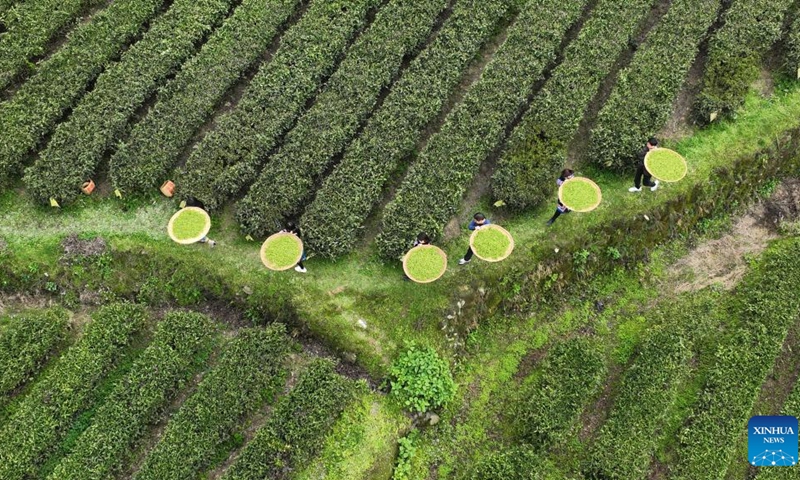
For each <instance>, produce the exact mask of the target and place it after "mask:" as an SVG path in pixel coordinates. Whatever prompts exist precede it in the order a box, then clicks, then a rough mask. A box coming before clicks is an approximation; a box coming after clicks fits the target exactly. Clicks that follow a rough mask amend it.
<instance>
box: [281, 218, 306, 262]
mask: <svg viewBox="0 0 800 480" xmlns="http://www.w3.org/2000/svg"><path fill="white" fill-rule="evenodd" d="M281 233H291V234H292V235H296V236H297V237H298V238H300V239H301V240H302V238H303V237H301V236H300V228H299V227H298V226H297V225H295V224H294V223H293V222H287V223H286V226H285V227H284V229H283V230H281ZM305 259H306V249H305V247H304V248H303V253H301V254H300V261H299V262H297V265H295V267H294V271H295V272H300V273H306V272H307V271H308V270H306V267H304V266H303V261H304V260H305Z"/></svg>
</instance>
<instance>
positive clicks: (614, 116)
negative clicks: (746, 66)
mask: <svg viewBox="0 0 800 480" xmlns="http://www.w3.org/2000/svg"><path fill="white" fill-rule="evenodd" d="M720 7H721V3H720V0H674V1H673V2H672V4H671V5H670V7H669V10H668V11H667V13H666V14H665V15H664V17H663V18H662V19H661V22H660V23H659V24H658V25H656V26H655V28H654V29H653V30H652V31H651V32H650V34H649V35H648V36H647V39H646V40H645V41H644V43H642V45H641V46H640V47H639V49H638V50H637V51H636V53H635V54H634V56H633V59H632V60H631V63H630V65H629V66H628V67H627V68H625V69H623V70H622V71H621V72H620V73H619V79H618V80H617V84H616V85H615V86H614V89H613V91H612V92H611V97H610V98H609V99H608V102H606V104H605V105H604V106H603V108H602V109H601V110H600V113H599V114H598V117H597V123H596V124H595V126H594V128H593V129H592V141H591V144H590V148H589V154H588V158H592V159H593V160H594V161H595V162H596V163H597V164H599V165H602V166H605V167H611V168H615V169H625V168H627V169H630V168H632V166H633V165H634V156H635V154H636V151H637V150H638V149H640V148H642V147H643V146H644V143H645V141H647V138H648V137H650V136H652V135H653V134H654V133H656V132H657V131H658V130H660V129H661V127H663V126H664V124H665V123H666V122H667V120H668V119H669V116H670V115H671V114H672V104H673V101H674V100H675V97H677V95H678V93H679V92H680V90H681V87H683V83H684V80H685V79H686V74H687V73H688V72H689V68H691V66H692V63H693V62H694V59H695V56H696V55H697V52H698V49H699V47H700V43H701V42H702V41H703V39H704V38H705V36H706V32H707V31H708V28H709V27H710V26H711V24H712V22H713V21H714V19H715V18H716V17H717V12H718V11H719V9H720Z"/></svg>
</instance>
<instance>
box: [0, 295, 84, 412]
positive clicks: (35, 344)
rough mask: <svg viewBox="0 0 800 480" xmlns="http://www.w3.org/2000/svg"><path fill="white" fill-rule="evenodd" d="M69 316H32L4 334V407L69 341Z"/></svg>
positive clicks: (0, 381)
mask: <svg viewBox="0 0 800 480" xmlns="http://www.w3.org/2000/svg"><path fill="white" fill-rule="evenodd" d="M67 318H68V317H67V312H66V311H64V310H61V309H52V310H45V311H42V312H31V313H26V314H24V315H20V316H19V318H15V319H14V320H13V321H12V322H11V324H10V325H9V326H8V328H6V329H5V330H3V332H2V333H0V405H2V404H3V403H4V402H3V400H4V399H3V397H4V396H5V395H7V394H9V393H11V392H12V391H13V390H14V389H15V388H17V387H18V386H20V385H23V384H25V383H26V382H28V381H30V380H31V379H32V378H33V377H34V376H35V374H36V373H37V372H38V371H39V369H40V368H41V367H42V366H43V364H44V362H45V360H46V359H47V357H48V356H49V355H50V354H51V353H52V352H53V349H54V348H55V347H56V346H57V345H58V344H59V343H60V342H62V341H63V340H64V339H65V338H66V332H67Z"/></svg>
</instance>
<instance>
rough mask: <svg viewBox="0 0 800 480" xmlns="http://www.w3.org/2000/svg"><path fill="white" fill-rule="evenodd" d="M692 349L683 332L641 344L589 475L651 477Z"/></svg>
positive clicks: (661, 335)
mask: <svg viewBox="0 0 800 480" xmlns="http://www.w3.org/2000/svg"><path fill="white" fill-rule="evenodd" d="M691 356H692V351H691V349H690V346H689V345H688V342H687V341H686V340H685V339H684V338H683V337H682V335H681V334H680V333H678V332H671V331H664V330H660V331H657V332H655V333H654V334H652V335H651V336H650V337H649V338H648V339H647V340H645V342H644V344H643V345H642V347H641V349H640V351H639V354H638V355H637V356H636V358H635V359H634V361H633V364H632V365H631V366H630V368H628V370H627V371H626V372H625V374H624V376H623V378H622V382H621V384H620V386H619V388H618V389H617V394H616V398H615V399H614V406H613V407H612V409H611V412H610V414H609V418H608V420H607V421H606V422H605V424H604V425H603V427H602V428H601V429H600V433H599V434H598V437H597V439H596V440H595V442H594V444H593V445H592V448H591V450H590V454H589V461H588V466H587V467H586V468H585V472H586V476H587V478H596V479H603V480H612V479H620V480H633V479H637V478H647V473H648V471H649V467H650V460H651V458H652V456H653V453H654V451H655V449H656V447H657V445H658V443H659V441H660V440H661V437H660V436H659V435H658V432H663V429H662V428H661V427H662V426H663V423H664V420H665V417H666V416H667V414H668V412H669V411H670V409H671V408H672V407H673V406H674V403H675V400H676V398H677V396H678V393H679V390H680V388H681V387H682V386H683V380H684V379H685V378H686V376H687V374H688V371H689V369H688V361H689V359H690V358H691Z"/></svg>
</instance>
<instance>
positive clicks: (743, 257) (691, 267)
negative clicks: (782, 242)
mask: <svg viewBox="0 0 800 480" xmlns="http://www.w3.org/2000/svg"><path fill="white" fill-rule="evenodd" d="M797 218H800V180H798V179H790V180H786V181H784V182H783V183H782V184H781V185H779V186H778V187H777V188H776V190H775V192H774V193H773V195H772V197H770V199H769V200H767V201H764V202H762V203H759V204H757V205H754V206H753V207H752V208H750V210H749V211H748V213H747V214H745V215H744V216H742V217H740V218H739V219H738V220H736V223H735V224H734V225H733V228H732V229H731V231H730V232H729V233H728V234H726V235H724V236H723V237H721V238H718V239H714V240H710V241H708V242H705V243H703V244H702V245H700V246H698V247H697V248H695V249H694V250H692V251H691V252H690V253H689V254H688V255H686V256H685V257H684V258H682V259H681V260H679V261H678V262H676V263H675V264H674V265H673V266H672V267H671V269H670V271H669V275H668V277H670V278H672V279H673V280H674V281H675V282H676V287H675V293H681V292H687V291H692V290H700V289H702V288H705V287H707V286H709V285H712V284H718V285H721V286H722V287H723V288H725V289H730V288H732V287H733V286H734V285H736V283H737V282H738V281H739V280H740V279H741V278H742V276H743V275H744V273H745V272H746V271H747V266H748V262H747V257H749V256H754V255H758V254H760V253H761V252H762V251H764V249H766V248H767V245H768V244H769V242H770V241H771V240H774V239H776V238H778V236H779V235H778V233H777V229H778V227H779V226H780V224H781V223H782V222H784V221H792V220H796V219H797ZM681 279H683V280H681Z"/></svg>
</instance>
